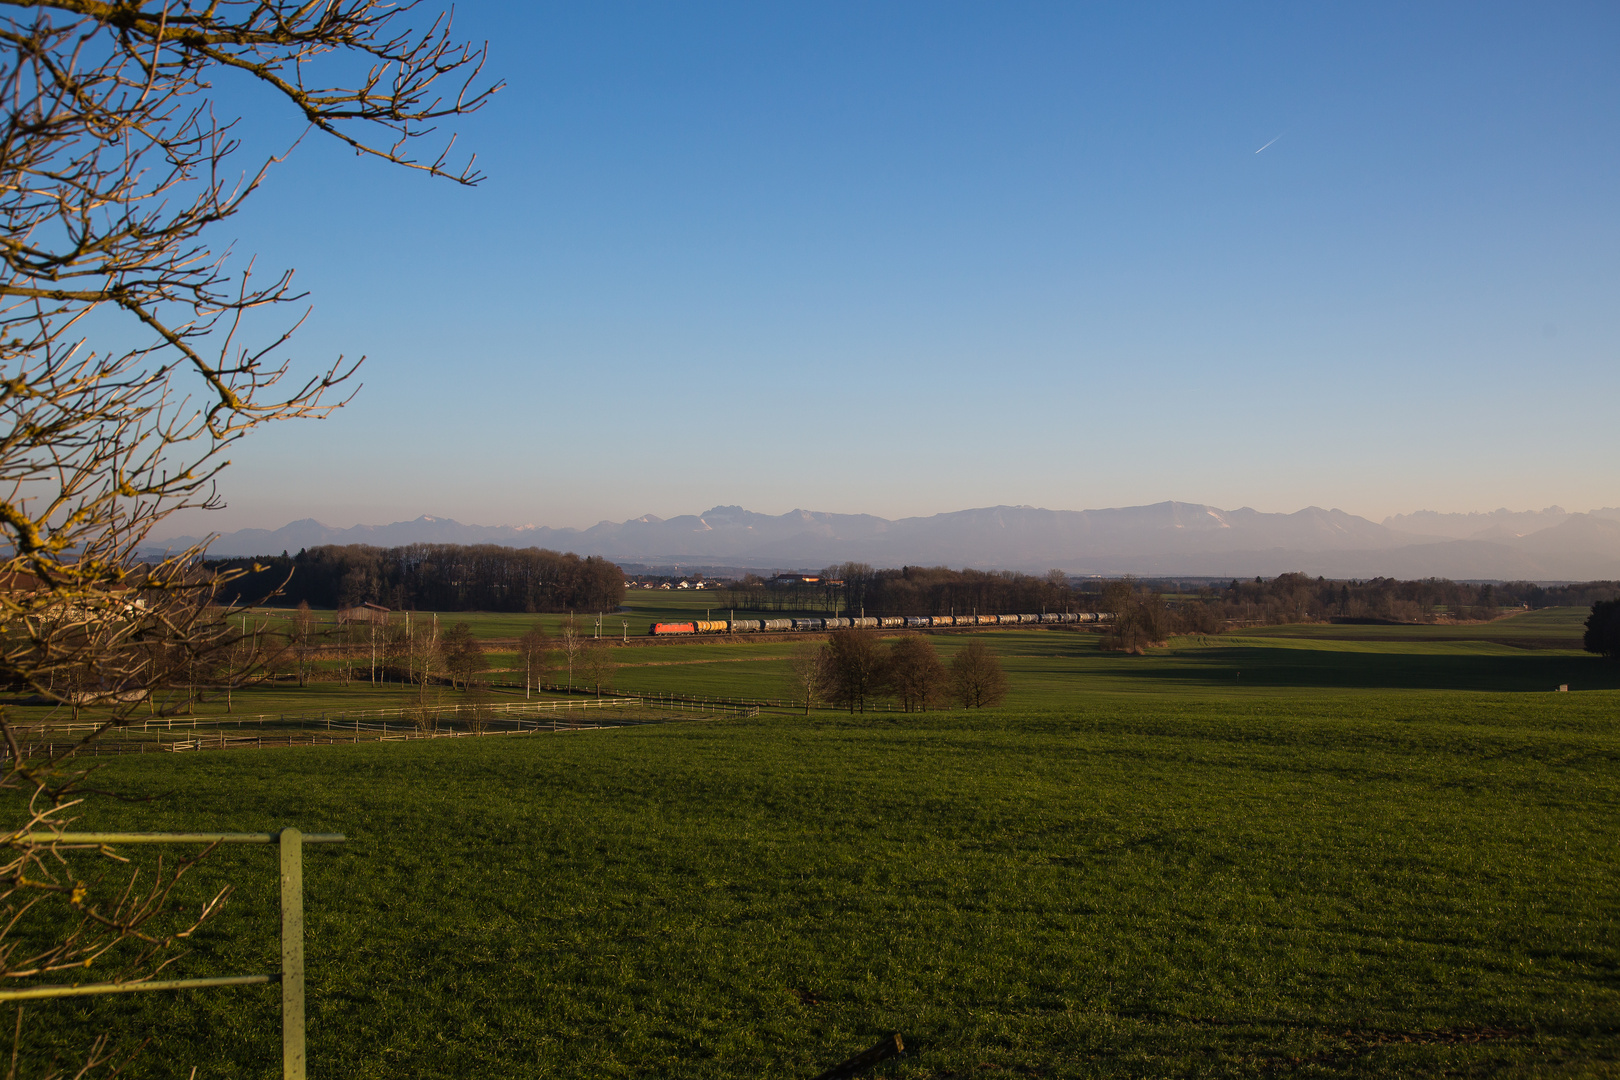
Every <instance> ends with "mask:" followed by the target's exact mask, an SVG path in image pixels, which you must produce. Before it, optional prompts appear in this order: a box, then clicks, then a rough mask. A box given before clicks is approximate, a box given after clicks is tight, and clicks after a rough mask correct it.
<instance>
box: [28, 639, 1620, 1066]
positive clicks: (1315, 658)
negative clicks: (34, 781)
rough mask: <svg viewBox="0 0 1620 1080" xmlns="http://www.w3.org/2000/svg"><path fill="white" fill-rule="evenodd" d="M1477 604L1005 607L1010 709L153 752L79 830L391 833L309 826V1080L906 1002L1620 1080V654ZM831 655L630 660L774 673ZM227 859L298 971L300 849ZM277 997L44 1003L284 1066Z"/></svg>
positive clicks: (1177, 1062)
mask: <svg viewBox="0 0 1620 1080" xmlns="http://www.w3.org/2000/svg"><path fill="white" fill-rule="evenodd" d="M1578 614H1580V615H1581V616H1582V617H1584V613H1578ZM1521 619H1523V620H1526V621H1525V622H1523V623H1518V625H1510V624H1514V623H1517V622H1518V620H1521ZM1464 629H1469V628H1451V627H1443V628H1424V630H1425V631H1432V632H1428V633H1427V636H1424V635H1423V634H1422V633H1418V632H1417V631H1416V630H1415V629H1414V628H1408V627H1396V628H1390V627H1360V626H1353V627H1285V628H1266V629H1263V630H1256V631H1245V632H1243V633H1241V634H1234V635H1223V636H1220V637H1213V638H1209V639H1184V640H1178V641H1176V642H1173V643H1172V644H1171V647H1169V648H1167V649H1163V650H1155V651H1153V652H1152V653H1150V654H1149V655H1148V656H1145V657H1128V656H1121V655H1118V654H1113V653H1104V652H1101V651H1100V650H1099V649H1098V639H1097V637H1096V636H1095V635H1091V634H1081V633H1072V632H1066V631H1057V630H1035V629H1031V630H1019V631H1009V632H1001V633H994V634H988V635H985V640H987V641H989V642H990V643H991V644H992V645H993V646H994V647H995V648H997V649H998V650H999V651H1000V652H1001V653H1002V655H1003V657H1004V661H1005V663H1006V665H1007V667H1008V670H1009V673H1010V674H1011V676H1012V681H1013V687H1014V693H1013V697H1012V700H1011V701H1010V702H1009V703H1008V705H1007V706H1006V707H1004V708H1002V709H999V710H989V711H982V712H975V713H927V714H920V715H919V714H911V715H901V714H888V713H883V714H869V715H867V716H856V717H849V716H845V715H840V714H837V713H817V714H815V715H812V716H810V717H801V716H794V715H791V714H790V713H782V714H779V715H769V714H767V715H765V716H762V717H759V718H757V719H753V720H737V721H724V722H694V723H685V724H674V725H666V726H661V727H656V728H627V729H615V730H604V731H594V732H586V733H580V734H576V735H567V736H562V735H540V736H520V737H503V738H498V739H484V740H472V739H468V740H455V741H454V742H440V743H413V744H390V745H386V746H377V745H372V746H366V745H361V746H357V747H344V746H338V747H331V748H320V749H302V750H280V751H264V752H259V753H254V752H251V751H233V752H230V753H203V754H195V755H148V756H145V757H134V756H131V757H126V758H120V759H116V760H113V761H112V762H111V763H110V764H109V765H108V767H107V770H106V772H105V773H104V774H103V782H104V784H105V785H107V786H111V787H115V788H117V789H118V790H121V791H129V792H134V793H145V794H153V795H159V794H162V795H164V796H165V797H163V798H159V799H156V800H155V801H152V802H135V803H124V802H105V801H104V802H98V803H96V804H94V805H92V806H90V807H88V808H87V809H86V812H85V817H84V818H83V820H82V821H81V822H80V824H81V825H84V826H93V827H106V828H130V829H152V830H156V829H181V828H186V829H191V828H203V827H207V828H219V829H242V830H250V829H271V828H276V827H279V826H281V825H285V824H296V825H298V826H299V827H301V828H303V829H306V830H310V831H328V830H330V831H341V832H345V833H347V834H348V835H349V836H350V837H351V841H350V843H349V844H347V845H345V846H344V847H343V848H342V849H340V850H320V851H313V850H312V851H311V852H310V853H309V856H308V860H307V870H306V882H307V890H308V912H309V954H310V978H311V982H310V1017H311V1044H310V1055H311V1075H320V1076H343V1077H357V1078H371V1077H376V1078H382V1077H464V1076H503V1077H504V1076H512V1077H531V1076H532V1077H613V1076H625V1077H630V1076H634V1077H683V1078H684V1077H703V1078H707V1077H714V1078H721V1077H808V1076H812V1075H814V1074H815V1073H816V1072H818V1071H820V1069H822V1068H825V1067H826V1066H827V1065H829V1064H831V1063H833V1062H835V1061H837V1060H839V1059H841V1058H843V1057H845V1056H847V1055H848V1054H850V1053H852V1052H854V1051H855V1050H858V1049H861V1048H863V1047H865V1046H867V1045H870V1044H871V1043H872V1042H873V1041H875V1040H876V1039H877V1037H878V1036H880V1035H881V1034H883V1033H884V1032H886V1031H889V1030H899V1031H901V1032H903V1033H904V1034H905V1037H906V1041H907V1043H908V1045H909V1046H910V1047H912V1048H913V1051H914V1052H913V1053H912V1054H911V1056H909V1057H908V1058H907V1059H906V1060H905V1061H903V1062H900V1063H898V1064H896V1065H890V1066H885V1067H884V1070H882V1071H881V1075H887V1076H896V1077H908V1078H917V1080H923V1078H945V1077H967V1076H984V1077H991V1076H1020V1075H1022V1076H1040V1077H1084V1076H1143V1075H1154V1076H1189V1077H1190V1076H1253V1075H1271V1074H1286V1075H1301V1076H1412V1077H1419V1076H1432V1075H1437V1074H1442V1073H1443V1074H1447V1075H1457V1076H1496V1075H1517V1076H1562V1075H1567V1076H1589V1075H1616V1074H1617V1072H1620V1066H1617V1064H1616V1063H1617V1061H1620V915H1617V914H1616V912H1617V906H1616V900H1617V898H1620V897H1617V889H1616V885H1615V882H1616V881H1620V768H1617V766H1620V735H1617V733H1616V730H1615V717H1616V715H1617V709H1620V672H1617V671H1616V666H1615V665H1607V664H1605V663H1603V662H1602V661H1601V660H1599V659H1597V658H1596V657H1591V656H1587V655H1585V654H1582V653H1579V652H1578V651H1575V649H1576V647H1578V633H1579V620H1578V619H1576V618H1574V617H1573V615H1572V613H1570V612H1551V613H1535V614H1534V615H1526V616H1516V617H1514V618H1513V619H1508V620H1501V621H1500V622H1498V623H1493V624H1487V625H1486V626H1483V627H1478V628H1472V630H1471V632H1472V633H1473V634H1474V636H1473V637H1472V638H1469V637H1465V636H1461V635H1459V634H1457V633H1455V631H1457V630H1464ZM1395 630H1398V631H1403V632H1404V634H1405V636H1404V637H1402V636H1397V635H1381V634H1371V633H1367V631H1395ZM1531 637H1535V638H1537V639H1538V642H1537V644H1535V645H1534V647H1527V646H1524V645H1516V644H1513V642H1514V641H1523V640H1527V639H1528V638H1531ZM934 640H935V642H936V644H937V645H938V646H939V648H940V650H941V652H942V653H946V654H947V655H948V654H949V652H950V651H952V650H954V649H956V648H960V647H961V646H962V645H963V644H965V642H966V640H968V639H967V637H965V636H963V637H958V636H951V635H939V636H937V637H936V638H935V639H934ZM791 648H792V646H791V644H788V643H780V642H777V643H768V642H767V643H761V642H757V641H754V642H749V641H741V642H737V643H730V642H718V641H711V642H702V641H682V642H672V643H668V644H661V645H659V646H657V647H651V648H641V649H630V650H624V651H623V652H622V653H621V654H620V655H621V658H622V659H623V660H624V661H625V662H626V663H625V666H624V667H622V668H621V669H620V671H619V673H618V675H619V679H618V681H619V684H620V685H621V686H625V687H628V688H632V689H647V690H675V691H681V692H686V693H712V694H743V695H750V696H751V695H758V694H761V693H768V692H771V690H770V689H769V687H772V686H774V685H775V684H774V680H776V679H777V678H778V677H779V675H780V673H781V670H782V667H783V665H784V663H785V658H786V656H787V654H788V651H789V650H790V649H791ZM1560 682H1565V683H1569V684H1570V685H1571V686H1572V688H1573V689H1574V690H1575V691H1576V692H1573V693H1569V694H1556V693H1548V692H1546V691H1548V690H1550V689H1552V687H1554V686H1556V685H1557V684H1558V683H1560ZM343 694H348V695H350V697H348V698H343V697H342V695H343ZM264 695H265V696H264V697H262V698H259V699H256V700H260V701H266V702H267V701H270V700H272V699H273V697H274V695H284V696H285V700H287V701H288V702H293V701H303V702H306V703H313V702H315V701H316V700H317V698H318V699H319V700H321V701H322V702H327V703H329V704H328V705H327V706H325V707H337V706H336V705H335V704H332V703H336V702H338V701H339V700H340V699H341V700H353V701H367V702H375V703H383V699H391V698H393V697H400V696H404V695H403V694H401V693H400V692H399V691H390V690H384V691H371V690H370V689H369V688H364V687H352V688H350V689H349V690H348V691H341V690H340V689H339V688H330V687H328V688H322V689H320V690H318V691H317V689H316V688H314V687H312V688H310V689H309V690H306V691H295V690H280V691H265V692H264ZM226 879H229V880H232V881H234V882H236V883H238V885H239V886H240V892H239V894H238V895H237V897H236V898H235V899H234V900H233V902H232V904H231V905H230V907H229V909H228V912H227V914H226V916H225V917H224V918H223V919H222V920H221V921H220V922H219V923H217V924H214V925H212V926H210V927H209V928H207V929H205V930H204V931H203V932H202V933H201V934H199V936H198V937H197V939H196V940H195V942H194V945H193V949H194V951H193V953H192V954H191V955H190V956H188V957H187V958H186V959H185V960H184V961H183V965H184V967H183V973H184V974H185V975H193V976H194V975H206V974H216V973H235V972H245V971H263V970H271V969H272V968H273V967H274V964H275V947H276V946H275V940H276V939H275V932H276V931H275V928H276V915H275V906H274V901H275V889H274V857H273V855H271V854H270V853H269V852H264V851H249V850H237V851H230V852H223V853H221V854H220V855H218V856H217V857H216V859H215V861H214V862H213V863H212V864H210V865H205V867H204V869H203V871H201V872H200V873H199V876H198V879H197V880H196V881H194V882H188V885H187V890H188V891H187V892H186V897H185V902H186V903H188V904H194V903H196V902H199V901H200V898H201V897H202V895H203V894H204V893H205V892H207V891H208V890H209V887H210V886H211V885H212V884H214V883H216V882H218V881H223V880H226ZM276 1001H277V998H276V992H275V990H274V989H273V988H247V989H234V990H219V991H210V992H194V993H189V994H183V995H181V994H174V995H156V994H154V995H134V996H130V997H126V998H121V999H100V1000H88V999H86V1000H78V1001H72V1002H58V1003H54V1004H49V1005H45V1004H41V1005H37V1006H31V1007H30V1008H29V1011H28V1017H29V1019H28V1022H27V1024H26V1025H25V1037H24V1054H23V1056H24V1058H25V1060H26V1061H27V1062H28V1063H29V1064H30V1065H31V1066H38V1065H40V1064H42V1063H43V1062H45V1061H47V1060H49V1059H50V1058H51V1057H52V1056H53V1055H61V1056H63V1058H64V1059H65V1057H66V1055H69V1054H70V1053H72V1052H75V1051H77V1050H79V1049H81V1048H82V1047H83V1046H84V1044H85V1043H87V1042H88V1040H89V1038H91V1037H92V1035H93V1033H95V1032H98V1031H102V1030H108V1031H112V1032H114V1033H116V1034H117V1035H118V1036H119V1037H120V1038H124V1039H126V1040H128V1039H130V1038H132V1037H133V1036H134V1035H135V1034H136V1033H141V1034H146V1033H150V1034H152V1036H153V1042H152V1044H151V1045H150V1046H149V1047H148V1049H147V1051H146V1053H145V1054H144V1055H143V1057H142V1058H140V1059H138V1060H137V1063H136V1065H135V1066H134V1067H133V1069H132V1073H131V1075H132V1076H135V1077H148V1076H150V1077H157V1076H175V1075H180V1076H185V1075H187V1074H188V1072H189V1070H190V1069H191V1067H192V1066H194V1065H195V1066H198V1067H199V1068H198V1073H197V1075H198V1076H199V1077H231V1078H234V1077H249V1076H263V1075H265V1074H267V1073H273V1071H274V1067H275V1064H274V1063H275V1061H276V1055H277V1050H278V1043H277V1010H276Z"/></svg>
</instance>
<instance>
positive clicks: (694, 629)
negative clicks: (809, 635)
mask: <svg viewBox="0 0 1620 1080" xmlns="http://www.w3.org/2000/svg"><path fill="white" fill-rule="evenodd" d="M1112 618H1113V616H1112V615H1110V614H1108V613H1106V612H1102V613H1099V612H1095V611H1080V612H1048V613H1045V614H1041V615H885V616H883V617H881V618H868V617H864V616H863V617H862V618H858V619H856V618H836V619H696V620H694V621H692V622H667V623H663V622H661V623H653V624H652V629H651V630H649V631H648V633H650V634H652V635H653V636H655V637H666V636H669V635H672V634H728V633H729V634H760V633H786V632H794V631H798V632H803V631H808V630H844V629H855V630H877V629H884V630H891V629H899V628H901V627H907V628H911V629H917V630H925V629H930V628H932V627H936V626H998V625H999V626H1014V625H1027V624H1030V623H1038V624H1052V623H1096V622H1107V621H1109V620H1110V619H1112Z"/></svg>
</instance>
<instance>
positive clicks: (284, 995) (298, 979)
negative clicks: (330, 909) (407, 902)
mask: <svg viewBox="0 0 1620 1080" xmlns="http://www.w3.org/2000/svg"><path fill="white" fill-rule="evenodd" d="M19 839H21V840H24V841H27V842H29V843H35V844H51V845H55V846H68V847H78V846H100V845H103V844H277V845H279V847H280V849H281V970H280V971H278V972H276V973H275V974H273V975H222V976H218V977H215V978H207V979H167V980H163V981H147V982H127V983H69V984H67V985H63V986H28V987H19V988H17V989H0V1001H36V1000H39V999H40V998H64V997H90V996H94V995H100V994H132V993H137V992H140V991H152V990H197V989H204V988H207V987H215V986H252V985H255V984H261V983H272V982H276V983H280V984H281V1076H282V1080H305V1071H304V1069H305V1062H304V845H305V844H341V843H343V842H344V840H345V839H347V838H346V837H345V836H344V835H343V834H342V833H307V834H306V833H301V832H299V831H298V830H297V829H282V830H281V831H279V832H270V833H69V832H63V833H57V832H41V833H25V834H23V835H22V836H21V837H19Z"/></svg>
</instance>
